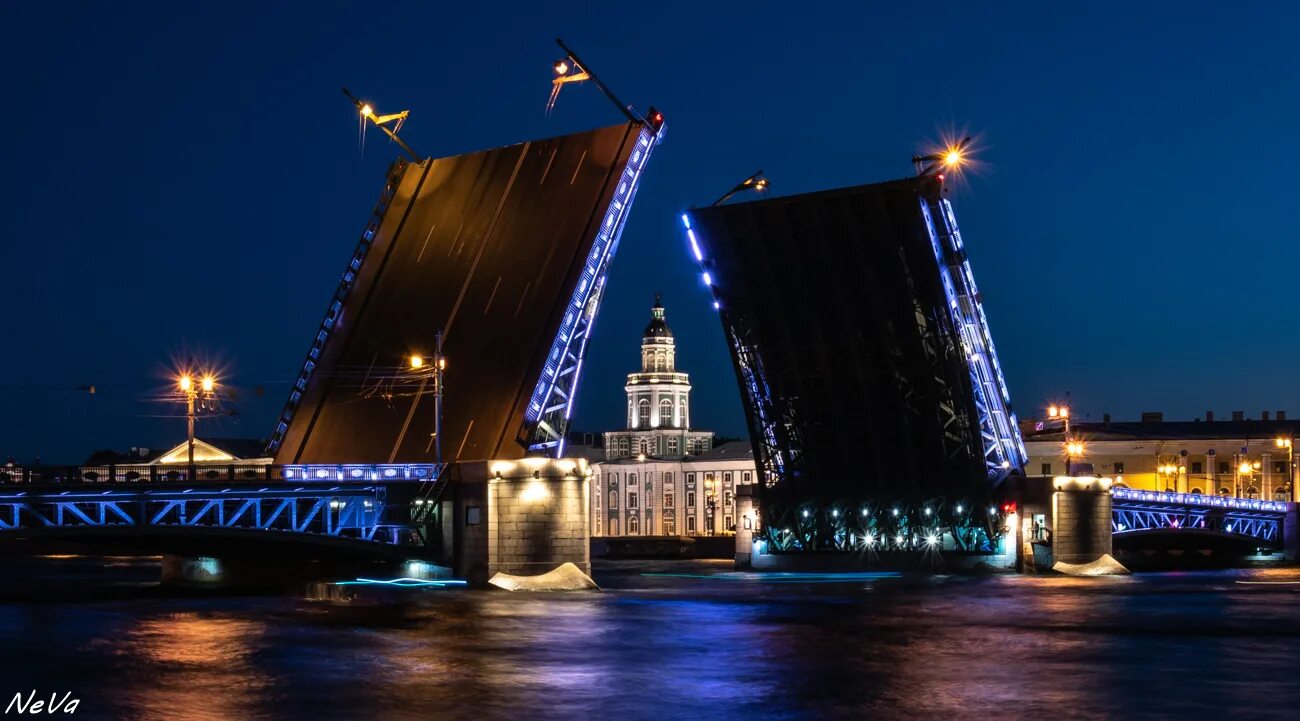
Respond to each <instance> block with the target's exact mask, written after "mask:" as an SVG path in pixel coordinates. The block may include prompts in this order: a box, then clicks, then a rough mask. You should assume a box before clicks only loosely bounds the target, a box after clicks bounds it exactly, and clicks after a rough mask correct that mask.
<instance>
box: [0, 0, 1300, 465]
mask: <svg viewBox="0 0 1300 721" xmlns="http://www.w3.org/2000/svg"><path fill="white" fill-rule="evenodd" d="M186 5H187V4H185V3H179V4H178V3H167V4H158V5H156V6H154V7H149V6H148V5H147V4H145V3H126V4H121V3H119V4H111V3H77V4H73V3H58V2H50V3H18V2H9V3H3V4H2V5H0V28H3V29H2V30H0V38H2V40H3V42H0V66H3V67H4V68H6V69H7V72H6V73H5V90H4V92H5V93H6V95H7V97H8V102H7V103H6V104H5V107H6V112H4V113H3V114H0V137H2V138H3V139H4V140H3V142H0V193H2V194H0V198H3V210H4V212H3V213H0V243H2V246H3V248H4V257H5V261H6V272H5V280H4V284H3V288H4V291H3V294H4V302H3V304H2V305H0V309H2V310H0V332H2V333H3V336H2V337H3V340H4V342H3V345H2V346H0V455H14V456H17V457H19V458H20V459H23V458H28V457H30V456H32V455H35V454H41V455H42V456H43V457H44V459H45V460H46V461H69V462H75V461H78V460H80V459H81V458H82V457H84V455H85V454H86V453H88V452H89V451H90V450H92V449H94V448H100V447H125V446H130V445H154V446H157V445H161V444H170V443H175V442H179V441H180V440H181V439H182V437H183V433H184V424H183V421H181V420H179V419H177V418H165V417H159V416H166V415H168V414H173V415H174V414H175V409H174V408H169V407H167V406H165V405H162V404H158V403H156V402H152V401H150V400H149V397H150V394H152V393H154V392H156V391H157V390H159V389H161V388H162V387H163V386H164V385H165V383H166V379H165V376H166V369H167V367H168V365H169V363H170V359H171V358H173V357H182V356H184V355H186V354H189V353H194V354H197V355H200V356H204V357H214V358H218V359H220V360H221V362H222V363H223V364H224V366H225V368H226V377H227V378H228V380H229V381H230V382H231V383H232V384H234V385H235V386H236V387H237V388H239V389H240V390H241V399H242V400H241V403H240V406H241V409H242V411H243V415H242V418H241V420H240V422H239V423H238V424H235V423H232V422H230V421H223V422H222V423H221V424H220V425H215V424H210V425H209V427H208V428H204V429H201V432H207V433H212V434H221V435H243V436H265V435H266V434H267V433H269V431H270V429H271V426H272V420H273V418H274V417H275V414H276V413H277V412H278V411H279V408H280V406H281V404H282V402H283V399H284V395H285V393H286V388H287V385H288V383H289V382H290V381H291V379H292V378H293V377H294V375H295V373H296V371H297V369H298V365H299V363H300V361H301V359H302V356H303V353H304V352H305V350H306V348H307V345H308V341H309V340H310V337H311V335H312V333H313V329H314V327H315V325H316V324H317V323H318V322H319V320H320V317H321V314H322V312H323V310H324V308H325V305H326V301H327V300H328V298H329V296H330V293H331V290H332V288H333V286H334V284H335V283H336V281H337V278H338V275H339V273H340V272H341V269H342V268H343V266H344V265H345V263H346V261H347V258H348V256H349V254H350V252H351V250H352V247H353V245H354V244H355V242H356V237H357V234H358V232H359V231H360V230H361V228H362V227H363V225H364V223H365V221H366V217H367V214H368V212H369V210H370V207H371V205H372V204H373V202H374V199H375V196H376V193H377V191H378V189H379V185H380V181H381V177H382V173H383V170H384V168H385V167H386V165H387V163H388V161H389V160H390V159H391V157H392V155H393V153H394V151H393V149H392V147H391V146H388V145H385V144H384V143H381V142H379V139H378V138H379V136H378V135H377V134H376V133H374V132H371V133H370V134H369V136H368V143H367V147H366V150H365V155H364V158H363V157H362V156H361V154H360V153H359V151H358V147H357V137H356V136H357V133H356V130H357V127H356V126H357V124H356V116H355V114H354V112H353V110H352V109H351V108H350V107H349V106H348V104H347V102H346V100H345V99H344V98H343V97H342V95H341V94H340V93H339V87H340V86H343V85H346V86H348V87H350V88H351V89H353V90H354V91H356V92H357V93H358V94H361V95H363V96H364V97H366V98H368V99H372V100H373V101H374V102H375V103H376V106H377V107H378V108H379V109H380V110H381V111H392V110H397V109H401V108H409V109H410V110H411V112H412V117H411V120H410V122H409V124H408V125H407V129H406V130H405V132H404V137H405V138H406V139H407V140H408V141H409V142H411V143H412V144H413V145H414V146H416V148H417V149H418V150H419V151H420V152H422V153H425V154H428V155H446V154H452V153H459V152H462V151H468V150H475V149H481V148H484V147H491V146H496V145H504V144H508V143H513V142H517V141H522V140H526V139H530V138H537V137H544V136H549V135H555V134H559V133H564V132H570V131H574V130H579V129H585V128H588V127H594V126H597V125H603V124H607V123H611V122H616V121H617V120H618V119H619V116H618V115H617V113H616V112H615V111H614V110H612V109H611V108H610V107H609V106H608V105H607V104H606V102H605V101H604V100H603V99H602V98H601V97H600V96H599V95H598V93H597V92H596V90H595V88H593V87H590V86H587V87H581V88H578V89H576V90H575V89H572V88H571V89H569V90H566V91H565V92H564V94H563V95H562V96H561V98H560V102H559V106H558V107H557V108H556V110H555V112H554V114H553V115H552V116H550V117H547V116H546V115H545V114H544V113H543V105H544V101H545V98H546V94H547V91H548V81H549V79H550V70H549V65H550V62H551V61H552V60H553V59H554V58H555V57H557V55H558V52H557V50H556V48H555V46H554V45H553V38H554V37H555V36H557V35H559V36H562V37H564V38H565V39H566V40H567V41H569V43H570V44H571V45H572V46H574V47H575V48H576V49H577V50H578V52H579V53H580V54H582V55H583V56H584V57H585V58H586V59H587V60H588V61H589V62H590V63H591V64H592V65H593V66H595V67H596V68H597V69H598V70H599V71H600V72H601V74H602V76H603V77H605V78H606V79H607V80H608V81H609V82H610V83H611V84H612V85H613V86H614V87H615V88H616V90H617V91H618V92H619V93H620V94H621V95H623V96H624V98H625V100H627V101H629V102H632V103H634V104H637V105H638V106H639V107H645V106H646V105H648V104H652V103H653V104H655V105H657V106H658V107H659V108H661V109H662V110H663V111H664V113H665V115H666V117H667V120H668V125H669V130H668V136H667V140H666V142H665V143H664V144H663V145H662V146H661V147H660V148H659V150H658V151H657V153H656V155H655V157H654V159H653V161H652V162H651V165H650V168H649V171H648V174H647V176H646V178H645V182H644V185H643V187H642V189H641V192H640V195H639V197H638V198H637V204H636V206H635V208H634V210H633V213H632V216H631V220H630V221H629V223H628V226H627V230H626V233H625V234H624V238H623V243H622V245H621V247H620V252H619V256H618V258H617V260H616V261H615V264H614V267H613V271H612V277H611V288H612V290H611V292H610V293H609V294H608V296H607V298H606V301H605V305H604V307H603V309H602V311H601V316H600V320H599V322H598V324H597V332H596V342H595V346H594V347H592V348H591V349H590V351H589V353H590V355H589V362H588V363H587V364H586V375H585V377H584V379H583V383H582V392H581V396H580V400H579V407H578V421H577V425H578V426H579V427H581V428H586V429H607V428H610V427H614V426H617V425H619V424H621V422H622V412H623V407H624V406H623V400H622V382H623V374H624V373H625V372H627V371H629V370H632V369H633V367H634V366H635V364H636V362H637V350H636V346H637V342H638V338H639V334H640V330H641V328H642V327H643V326H644V323H645V318H646V314H647V312H648V306H649V304H650V302H651V298H652V294H653V292H654V291H655V290H656V289H658V290H662V291H663V292H664V297H665V303H666V305H667V306H668V319H669V322H670V324H671V325H672V327H673V328H674V330H675V331H676V333H677V338H678V343H679V346H680V351H679V355H678V359H679V365H680V366H681V367H682V368H683V369H686V370H688V371H690V372H691V373H692V379H693V381H694V384H695V395H694V404H695V406H694V420H695V422H696V424H697V425H698V426H701V427H705V428H710V429H714V430H717V431H720V432H724V433H728V434H739V433H741V432H742V430H743V420H742V416H741V413H740V405H739V401H738V399H737V394H736V386H735V382H734V380H733V376H732V374H731V369H730V365H729V359H728V355H727V351H726V348H725V347H724V345H723V340H722V335H721V331H720V329H719V327H718V324H717V322H716V319H715V317H714V316H713V314H712V311H711V309H710V308H709V306H708V298H707V295H706V292H705V290H704V288H702V287H701V286H700V285H699V284H698V281H697V275H696V273H695V271H694V268H693V266H692V264H691V263H690V262H689V261H688V258H687V254H686V250H685V249H684V246H683V243H684V241H683V238H682V236H681V234H680V232H679V228H678V225H677V214H678V212H677V211H679V210H680V209H681V208H684V207H686V206H689V205H691V204H694V203H706V202H709V201H710V200H711V199H713V198H714V197H716V196H717V195H718V194H720V193H721V192H722V191H724V190H725V189H726V188H728V187H729V186H730V185H731V184H733V183H734V182H736V181H737V180H738V179H740V178H743V177H744V176H746V175H748V174H749V173H750V172H752V171H753V170H755V169H756V168H760V167H761V168H764V169H765V170H767V172H768V174H769V175H770V176H771V177H772V179H773V184H774V187H775V189H776V191H777V192H779V193H788V192H799V191H805V190H812V189H817V188H826V187H833V186H837V185H847V184H856V183H862V182H870V181H876V180H884V179H889V178H892V177H897V176H900V175H904V174H907V173H908V172H910V166H909V164H908V162H907V160H908V157H909V156H910V155H911V154H912V152H913V151H914V150H917V149H918V148H919V147H921V146H922V144H923V143H924V142H925V141H926V140H928V139H934V138H936V137H937V136H938V134H939V133H940V131H942V130H946V129H949V128H957V129H963V128H964V129H968V130H969V131H971V132H972V133H973V134H976V135H978V136H979V137H980V138H981V141H982V143H981V144H982V146H983V150H982V154H981V158H982V160H983V161H984V163H983V167H982V169H981V172H980V173H979V174H978V175H976V176H974V177H972V178H970V179H969V182H968V183H966V185H965V187H963V188H961V189H959V190H958V191H957V192H956V193H955V195H954V202H955V204H956V210H957V215H958V218H959V220H960V222H961V224H962V228H963V231H964V235H965V237H966V240H967V245H968V247H969V250H970V254H971V257H972V263H973V265H974V270H975V273H976V277H977V279H978V281H979V283H980V286H981V290H982V291H983V294H984V299H985V305H986V309H987V311H988V314H989V318H990V322H991V324H992V327H993V332H994V337H995V339H996V341H997V343H998V350H999V353H1000V355H1001V359H1002V363H1003V366H1004V368H1005V369H1006V372H1007V375H1008V381H1009V382H1010V384H1011V392H1012V397H1013V400H1014V401H1015V404H1016V406H1017V408H1018V409H1019V410H1020V412H1021V415H1032V414H1033V413H1034V412H1035V411H1036V410H1037V409H1038V408H1040V407H1041V406H1042V405H1043V404H1044V403H1045V402H1046V401H1047V400H1048V399H1049V398H1052V397H1055V396H1059V395H1060V394H1062V393H1063V392H1064V391H1066V390H1069V391H1071V392H1072V394H1073V399H1074V403H1075V407H1076V414H1078V415H1083V414H1085V413H1091V414H1092V415H1093V417H1094V418H1097V417H1099V416H1100V413H1101V412H1103V411H1109V412H1111V413H1112V414H1114V415H1115V416H1116V417H1117V418H1121V417H1123V418H1132V417H1136V415H1137V414H1138V413H1139V412H1140V411H1143V410H1164V411H1165V412H1166V417H1175V418H1191V417H1193V416H1195V415H1199V414H1202V413H1204V411H1205V410H1206V409H1209V408H1212V409H1215V410H1217V411H1219V412H1220V413H1226V412H1228V411H1230V410H1232V409H1243V410H1246V411H1247V412H1248V413H1249V414H1252V415H1254V414H1257V413H1258V412H1259V411H1260V410H1263V409H1270V410H1276V409H1279V408H1283V409H1289V410H1291V411H1293V412H1295V411H1296V410H1297V409H1298V406H1300V404H1298V403H1297V402H1296V400H1297V399H1296V389H1295V385H1294V384H1293V383H1292V382H1291V380H1292V379H1293V377H1294V374H1293V372H1292V368H1293V366H1294V364H1295V358H1296V357H1297V351H1300V334H1297V332H1296V325H1295V320H1294V319H1295V313H1296V309H1295V307H1294V306H1295V300H1294V299H1295V293H1294V290H1293V278H1294V277H1295V275H1296V272H1297V268H1300V246H1298V245H1297V235H1298V233H1297V228H1296V221H1295V213H1294V211H1293V207H1294V200H1293V198H1294V194H1295V193H1294V189H1293V187H1292V182H1291V181H1292V175H1293V174H1294V172H1295V168H1297V167H1300V145H1298V144H1297V140H1296V138H1297V135H1298V134H1300V132H1298V131H1300V128H1298V127H1297V120H1296V119H1297V117H1300V78H1298V77H1297V73H1298V72H1300V70H1298V68H1300V65H1298V64H1297V62H1296V58H1295V54H1294V51H1293V49H1292V47H1293V41H1294V30H1295V28H1296V27H1297V26H1300V17H1297V15H1300V12H1297V11H1296V10H1295V9H1294V8H1290V7H1287V6H1285V5H1284V4H1281V3H1258V4H1237V3H1234V4H1233V5H1234V7H1231V8H1230V7H1229V6H1228V5H1227V4H1210V3H1204V4H1198V3H1167V4H1163V3H1086V4H1085V3H1079V4H1076V5H1067V4H1063V3H1027V4H1023V5H1021V6H1018V7H1017V6H1013V5H1012V4H1010V3H987V4H986V3H924V4H921V5H917V4H911V3H890V4H888V6H886V5H885V4H875V3H857V2H854V3H847V2H846V3H843V4H842V6H840V7H832V5H831V4H828V3H801V4H791V3H788V2H782V3H763V2H749V3H725V4H714V3H702V2H692V3H654V4H641V5H635V4H628V3H592V4H590V5H585V6H584V5H583V4H582V3H574V2H567V3H527V4H525V5H524V6H523V7H525V8H527V9H521V10H518V11H512V10H511V9H510V8H509V7H508V5H509V4H508V3H482V4H480V5H481V9H465V8H464V7H459V8H457V9H454V10H443V9H439V6H441V5H443V4H442V3H355V4H349V5H342V4H334V5H320V6H317V7H315V9H313V10H311V11H306V10H303V11H301V12H292V11H290V10H287V9H284V7H282V6H281V5H280V4H267V3H249V4H242V3H217V4H207V5H206V6H205V7H194V8H190V7H186ZM458 5H461V6H468V5H471V4H470V3H460V4H458ZM909 5H916V7H917V8H918V9H910V8H908V6H909ZM303 7H307V6H306V5H304V6H303ZM85 384H94V385H95V386H96V389H97V393H96V394H95V395H93V396H92V395H89V394H88V393H86V392H84V391H77V390H75V388H76V387H77V386H79V385H85ZM259 385H260V386H263V387H264V388H265V396H264V397H262V398H261V399H257V398H256V397H255V395H254V393H253V391H252V389H253V388H254V387H255V386H259Z"/></svg>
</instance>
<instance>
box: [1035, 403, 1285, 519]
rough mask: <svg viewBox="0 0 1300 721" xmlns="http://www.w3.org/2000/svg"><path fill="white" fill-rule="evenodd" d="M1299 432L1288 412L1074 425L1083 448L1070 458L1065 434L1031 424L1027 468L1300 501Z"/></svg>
mask: <svg viewBox="0 0 1300 721" xmlns="http://www.w3.org/2000/svg"><path fill="white" fill-rule="evenodd" d="M1297 432H1300V422H1297V421H1292V420H1287V418H1286V413H1285V412H1284V411H1277V412H1276V414H1275V415H1273V414H1270V413H1268V412H1265V413H1263V414H1261V416H1260V417H1259V418H1257V419H1247V418H1245V414H1244V413H1241V412H1235V413H1233V415H1232V418H1231V420H1214V414H1213V413H1208V414H1207V417H1206V420H1201V419H1197V420H1194V421H1165V420H1164V418H1163V415H1162V414H1159V413H1148V414H1144V420H1142V421H1139V422H1111V421H1110V420H1109V418H1107V419H1106V420H1104V421H1103V422H1101V423H1077V422H1076V423H1073V424H1072V425H1071V427H1070V438H1071V439H1072V440H1074V441H1075V442H1076V443H1081V444H1082V448H1079V449H1077V450H1078V451H1079V452H1078V455H1077V457H1076V456H1074V455H1072V456H1071V457H1070V458H1068V459H1067V457H1066V455H1067V454H1066V445H1065V443H1066V441H1065V432H1064V429H1063V428H1060V427H1051V425H1050V423H1045V422H1043V421H1034V420H1030V421H1026V422H1025V433H1026V435H1025V446H1026V448H1027V449H1028V451H1029V463H1028V464H1027V465H1026V467H1025V471H1026V473H1027V474H1028V475H1030V476H1060V475H1067V474H1073V475H1097V476H1106V477H1109V478H1113V479H1114V481H1115V486H1116V487H1120V488H1123V487H1128V488H1133V489H1138V490H1148V491H1171V492H1174V493H1200V494H1207V495H1220V496H1233V497H1238V498H1255V499H1265V500H1277V501H1289V500H1294V499H1295V497H1296V496H1295V494H1296V486H1297V475H1296V463H1295V459H1294V457H1293V455H1292V444H1293V442H1294V440H1295V438H1296V434H1297ZM1067 461H1068V463H1069V466H1070V468H1069V469H1067V467H1066V465H1067Z"/></svg>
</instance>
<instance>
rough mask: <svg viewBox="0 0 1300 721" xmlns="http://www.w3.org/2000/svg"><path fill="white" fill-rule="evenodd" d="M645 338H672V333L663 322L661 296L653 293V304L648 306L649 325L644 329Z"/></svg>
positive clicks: (656, 292) (657, 292) (658, 293)
mask: <svg viewBox="0 0 1300 721" xmlns="http://www.w3.org/2000/svg"><path fill="white" fill-rule="evenodd" d="M642 336H643V337H645V338H672V337H673V331H672V329H670V328H669V327H668V323H667V322H665V321H664V303H663V294H662V293H660V292H659V291H655V304H654V305H652V306H650V324H649V325H647V326H646V327H645V333H643V334H642Z"/></svg>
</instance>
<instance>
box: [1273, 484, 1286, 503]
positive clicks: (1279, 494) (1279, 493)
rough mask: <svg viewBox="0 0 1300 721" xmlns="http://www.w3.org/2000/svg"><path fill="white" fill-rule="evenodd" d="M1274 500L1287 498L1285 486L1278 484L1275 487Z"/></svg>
mask: <svg viewBox="0 0 1300 721" xmlns="http://www.w3.org/2000/svg"><path fill="white" fill-rule="evenodd" d="M1273 500H1275V501H1285V500H1287V497H1286V487H1285V486H1278V487H1277V488H1274V489H1273Z"/></svg>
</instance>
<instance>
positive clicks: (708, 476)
mask: <svg viewBox="0 0 1300 721" xmlns="http://www.w3.org/2000/svg"><path fill="white" fill-rule="evenodd" d="M1050 465H1051V464H1049V463H1044V464H1043V467H1044V468H1047V467H1049V466H1050ZM654 476H655V474H654V471H647V472H646V474H645V478H646V481H648V482H649V481H653V480H654ZM625 477H626V480H627V484H628V485H629V486H634V485H636V477H637V474H636V473H628V474H626V476H625ZM716 478H717V473H716V472H713V471H710V472H708V473H705V474H704V480H705V481H712V480H715V479H716ZM733 478H735V476H734V474H733V473H732V471H723V472H722V485H723V486H730V485H732V479H733ZM753 478H754V474H753V472H752V471H741V473H740V482H741V484H749V483H752V482H753ZM605 480H606V481H607V482H608V483H609V486H610V488H613V487H615V486H617V485H618V474H617V473H613V472H611V473H606V474H605ZM672 482H673V473H672V471H664V473H663V483H664V485H665V486H670V485H672ZM686 485H688V486H693V485H695V474H694V473H687V474H686Z"/></svg>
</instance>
